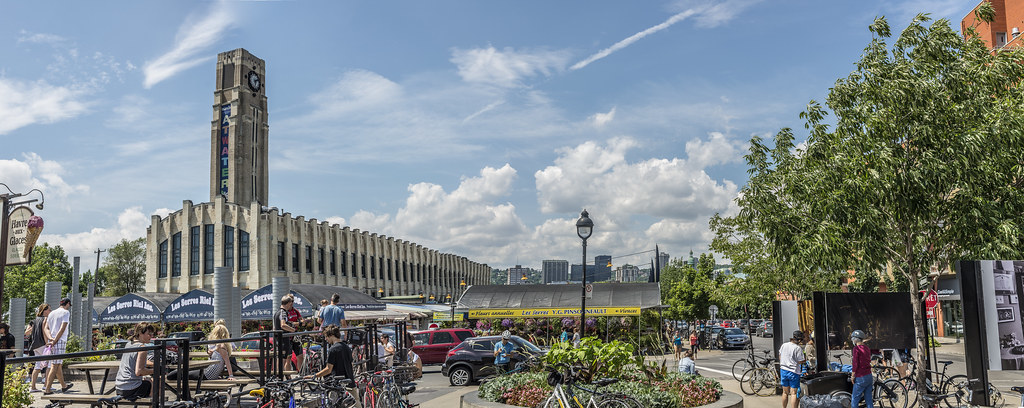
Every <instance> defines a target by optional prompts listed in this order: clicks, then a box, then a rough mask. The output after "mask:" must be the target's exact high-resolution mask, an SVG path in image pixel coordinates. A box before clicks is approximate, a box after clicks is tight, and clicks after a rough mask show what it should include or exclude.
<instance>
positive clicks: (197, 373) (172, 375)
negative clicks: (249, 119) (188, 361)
mask: <svg viewBox="0 0 1024 408" xmlns="http://www.w3.org/2000/svg"><path fill="white" fill-rule="evenodd" d="M190 371H192V372H190V373H188V379H190V380H198V379H199V377H201V376H202V375H203V370H190ZM167 379H168V380H177V379H178V370H172V371H171V372H169V373H167Z"/></svg>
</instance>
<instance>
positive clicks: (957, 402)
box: [939, 374, 971, 408]
mask: <svg viewBox="0 0 1024 408" xmlns="http://www.w3.org/2000/svg"><path fill="white" fill-rule="evenodd" d="M969 383H970V380H968V379H967V376H966V375H963V374H959V375H954V376H951V377H949V378H946V381H943V382H942V388H940V389H939V391H940V392H941V393H943V394H953V393H956V397H955V398H952V397H951V398H946V399H944V400H942V402H943V404H944V405H945V406H946V407H947V408H958V407H960V406H962V405H966V404H967V398H968V395H967V393H969V392H971V387H970V386H969ZM957 390H959V391H957Z"/></svg>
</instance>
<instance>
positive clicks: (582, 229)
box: [576, 209, 594, 335]
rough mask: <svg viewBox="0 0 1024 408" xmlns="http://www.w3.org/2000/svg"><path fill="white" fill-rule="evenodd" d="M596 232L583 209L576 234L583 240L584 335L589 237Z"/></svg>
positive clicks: (582, 300)
mask: <svg viewBox="0 0 1024 408" xmlns="http://www.w3.org/2000/svg"><path fill="white" fill-rule="evenodd" d="M593 233H594V222H593V221H591V220H590V213H588V212H587V210H585V209H584V210H583V212H581V213H580V219H578V220H576V235H579V236H580V239H582V240H583V264H582V265H580V266H582V267H583V288H582V290H581V291H580V327H581V328H582V329H583V330H582V332H583V335H586V334H587V238H590V236H591V235H592V234H593Z"/></svg>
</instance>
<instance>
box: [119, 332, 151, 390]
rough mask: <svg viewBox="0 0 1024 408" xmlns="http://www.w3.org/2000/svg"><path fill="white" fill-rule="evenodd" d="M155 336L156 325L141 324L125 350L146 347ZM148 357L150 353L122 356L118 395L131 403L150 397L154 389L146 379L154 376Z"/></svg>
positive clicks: (143, 352)
mask: <svg viewBox="0 0 1024 408" xmlns="http://www.w3.org/2000/svg"><path fill="white" fill-rule="evenodd" d="M155 334H156V326H155V325H153V324H152V323H146V322H142V323H139V324H137V325H135V331H134V334H133V335H132V338H131V340H132V341H131V343H129V344H127V345H125V346H124V348H125V349H129V348H135V347H144V346H145V345H146V344H147V343H149V342H150V340H151V339H152V338H153V335H155ZM147 355H148V353H147V352H145V351H140V352H137V353H135V352H127V353H124V354H121V364H120V366H118V369H117V377H116V381H115V382H114V388H115V389H117V395H120V396H121V397H123V398H124V399H127V400H131V401H134V400H136V399H139V398H147V397H149V392H150V390H152V389H153V382H152V380H150V379H148V378H144V377H146V376H149V375H152V374H153V369H151V368H149V367H147V366H146V362H147V357H146V356H147Z"/></svg>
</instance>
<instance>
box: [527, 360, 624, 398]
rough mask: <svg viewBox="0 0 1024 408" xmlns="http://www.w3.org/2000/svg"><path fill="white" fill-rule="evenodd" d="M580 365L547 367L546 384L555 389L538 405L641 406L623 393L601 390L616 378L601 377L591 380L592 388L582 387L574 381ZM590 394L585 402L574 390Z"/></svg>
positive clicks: (576, 378)
mask: <svg viewBox="0 0 1024 408" xmlns="http://www.w3.org/2000/svg"><path fill="white" fill-rule="evenodd" d="M581 370H582V367H580V366H572V367H570V366H569V365H567V364H564V363H559V364H557V365H555V366H554V367H548V371H549V373H548V384H549V385H551V386H552V387H554V388H555V389H554V390H553V391H552V392H551V396H550V397H548V399H547V400H545V401H544V403H543V404H541V405H540V406H541V407H543V408H642V407H643V406H642V405H640V402H639V401H637V400H636V399H634V398H633V397H630V396H628V395H625V394H620V393H612V392H601V391H599V390H600V388H601V387H607V386H609V385H611V384H615V383H616V382H618V381H619V380H618V379H617V378H602V379H599V380H597V381H593V382H591V383H590V385H593V386H594V388H593V389H588V388H584V387H582V386H580V385H578V384H577V383H576V382H577V381H578V380H579V377H580V371H581ZM577 390H578V391H583V392H585V393H587V394H590V398H588V399H586V402H585V403H584V402H583V401H581V400H580V397H579V396H578V395H577V394H576V392H575V391H577Z"/></svg>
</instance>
